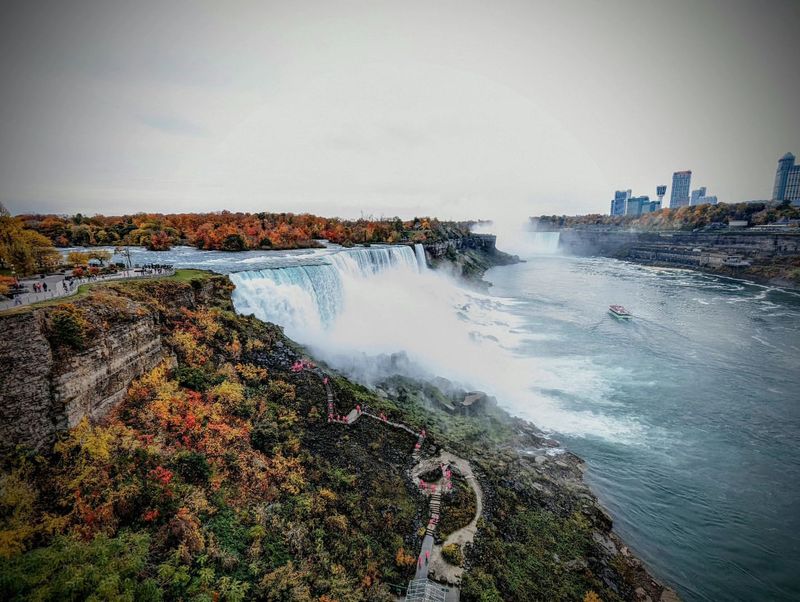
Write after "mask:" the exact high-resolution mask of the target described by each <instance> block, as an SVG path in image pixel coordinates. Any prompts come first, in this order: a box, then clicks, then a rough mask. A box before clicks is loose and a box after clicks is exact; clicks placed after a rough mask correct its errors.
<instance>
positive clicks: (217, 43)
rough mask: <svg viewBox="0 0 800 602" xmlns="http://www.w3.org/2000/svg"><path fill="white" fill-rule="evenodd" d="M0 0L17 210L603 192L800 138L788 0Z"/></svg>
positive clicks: (749, 162)
mask: <svg viewBox="0 0 800 602" xmlns="http://www.w3.org/2000/svg"><path fill="white" fill-rule="evenodd" d="M1 6H2V9H0V10H1V11H2V13H0V200H2V202H4V203H5V204H6V205H7V206H8V207H9V208H10V209H11V211H12V212H13V213H21V212H27V211H39V212H57V213H74V212H78V211H80V212H84V213H89V214H92V213H105V214H115V213H122V212H135V211H161V212H173V211H206V210H219V209H230V210H234V211H235V210H247V211H295V212H301V211H311V212H314V213H319V214H323V215H343V216H358V215H360V214H361V213H364V214H367V215H369V214H372V215H376V216H380V215H386V216H391V215H395V214H399V215H400V216H402V217H412V216H413V215H415V214H432V215H438V216H441V217H446V218H468V217H493V216H497V215H498V214H501V213H506V214H508V213H517V214H539V213H567V214H571V213H586V212H607V211H608V205H609V200H610V198H611V197H612V196H613V191H614V190H615V189H617V188H632V189H633V191H634V193H639V194H650V195H651V196H654V193H655V186H656V185H657V184H670V183H671V173H672V172H673V171H675V170H682V169H692V170H693V172H694V176H693V181H692V185H693V187H696V186H698V185H706V186H707V187H708V189H709V194H716V195H718V196H719V198H720V200H722V201H740V200H748V199H763V198H768V197H769V196H770V193H771V190H772V180H773V177H774V172H775V167H776V163H777V159H778V157H779V156H780V155H782V154H783V153H785V152H786V151H793V152H794V153H795V154H798V155H800V35H798V32H800V1H798V0H787V1H779V0H760V1H758V2H755V1H753V2H750V1H742V0H721V1H715V2H710V1H706V0H698V1H686V2H684V1H681V0H670V1H669V2H666V1H664V2H648V1H646V0H630V1H624V2H623V1H613V0H612V1H609V0H597V1H589V0H585V1H575V2H571V1H563V2H555V1H548V2H538V1H534V0H529V1H527V2H521V1H520V2H516V1H511V0H497V1H493V2H487V1H485V0H484V1H480V2H472V1H469V0H458V1H455V2H448V1H445V0H427V1H424V2H416V1H409V0H403V1H400V0H397V1H394V2H380V1H374V0H373V1H366V2H336V1H333V0H327V1H323V2H304V1H285V2H267V1H262V2H243V1H236V0H227V1H224V2H220V1H219V0H212V1H209V2H200V1H192V2H181V1H175V0H171V1H169V2H166V1H165V2H147V1H143V0H137V1H136V2H129V1H128V2H114V1H109V0H102V1H97V2H92V1H83V0H71V1H70V0H58V1H55V2H49V1H42V0H37V1H30V0H21V1H16V0H11V1H9V0H6V1H5V2H3V3H2V5H1ZM668 194H669V193H668Z"/></svg>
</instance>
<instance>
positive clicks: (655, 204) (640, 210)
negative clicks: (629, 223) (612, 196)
mask: <svg viewBox="0 0 800 602" xmlns="http://www.w3.org/2000/svg"><path fill="white" fill-rule="evenodd" d="M659 209H661V201H651V200H650V197H649V196H646V195H645V196H635V197H631V198H629V199H628V201H627V202H626V204H625V215H631V216H637V215H643V214H645V213H652V212H653V211H658V210H659Z"/></svg>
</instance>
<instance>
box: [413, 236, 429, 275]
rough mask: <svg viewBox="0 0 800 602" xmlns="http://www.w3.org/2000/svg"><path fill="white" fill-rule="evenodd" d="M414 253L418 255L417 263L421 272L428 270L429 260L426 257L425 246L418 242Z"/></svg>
mask: <svg viewBox="0 0 800 602" xmlns="http://www.w3.org/2000/svg"><path fill="white" fill-rule="evenodd" d="M414 254H415V255H416V256H417V265H418V266H419V271H420V273H422V272H425V271H427V269H428V260H427V258H426V257H425V247H423V246H422V245H421V244H419V243H417V244H415V245H414Z"/></svg>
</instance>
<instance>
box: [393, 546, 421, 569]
mask: <svg viewBox="0 0 800 602" xmlns="http://www.w3.org/2000/svg"><path fill="white" fill-rule="evenodd" d="M394 561H395V564H397V566H400V567H403V566H412V565H414V564H416V562H417V559H416V558H415V557H414V556H412V555H411V554H406V551H405V550H404V549H403V548H397V554H395V556H394Z"/></svg>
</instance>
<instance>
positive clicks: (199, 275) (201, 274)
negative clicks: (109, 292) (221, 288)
mask: <svg viewBox="0 0 800 602" xmlns="http://www.w3.org/2000/svg"><path fill="white" fill-rule="evenodd" d="M213 275H214V274H213V273H212V272H209V271H206V270H175V273H174V274H173V275H172V276H163V277H161V278H158V277H150V278H131V279H127V280H126V279H120V280H110V281H107V282H102V281H101V282H89V283H86V284H81V285H80V286H79V287H78V292H76V293H74V294H72V295H69V296H66V297H56V298H55V299H46V300H44V301H37V302H36V303H31V304H30V305H21V306H18V307H11V308H9V309H6V310H2V311H0V315H10V314H18V313H22V312H25V311H28V310H31V309H36V308H38V307H49V306H52V305H58V304H60V303H66V302H72V301H77V300H78V299H82V298H83V297H85V296H86V295H88V294H89V291H90V290H91V289H94V288H98V287H103V286H108V285H109V284H117V285H119V284H125V283H130V284H134V285H135V284H138V283H140V282H154V281H164V280H173V281H175V282H191V281H192V280H202V279H205V278H210V277H211V276H213Z"/></svg>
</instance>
